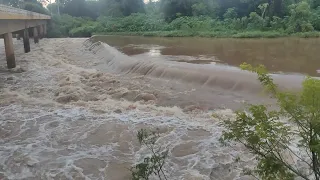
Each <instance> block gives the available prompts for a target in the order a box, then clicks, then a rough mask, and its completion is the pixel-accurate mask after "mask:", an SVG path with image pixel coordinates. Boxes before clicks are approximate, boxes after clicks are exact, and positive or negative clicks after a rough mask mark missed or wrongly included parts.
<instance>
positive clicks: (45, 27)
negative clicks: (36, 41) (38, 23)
mask: <svg viewBox="0 0 320 180" xmlns="http://www.w3.org/2000/svg"><path fill="white" fill-rule="evenodd" d="M42 30H43V37H46V35H47V25H46V24H43V25H42Z"/></svg>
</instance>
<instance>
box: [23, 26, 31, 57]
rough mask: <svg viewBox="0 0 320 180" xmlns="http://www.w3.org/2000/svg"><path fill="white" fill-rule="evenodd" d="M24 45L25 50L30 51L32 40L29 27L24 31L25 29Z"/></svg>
mask: <svg viewBox="0 0 320 180" xmlns="http://www.w3.org/2000/svg"><path fill="white" fill-rule="evenodd" d="M23 46H24V52H25V53H28V52H30V41H29V30H28V28H26V29H24V31H23Z"/></svg>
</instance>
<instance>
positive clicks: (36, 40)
mask: <svg viewBox="0 0 320 180" xmlns="http://www.w3.org/2000/svg"><path fill="white" fill-rule="evenodd" d="M33 40H34V43H35V44H37V43H39V35H38V28H37V26H36V27H34V28H33Z"/></svg>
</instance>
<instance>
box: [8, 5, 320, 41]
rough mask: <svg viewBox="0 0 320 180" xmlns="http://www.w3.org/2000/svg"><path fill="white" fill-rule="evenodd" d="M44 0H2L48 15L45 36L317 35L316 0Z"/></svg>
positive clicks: (319, 24)
mask: <svg viewBox="0 0 320 180" xmlns="http://www.w3.org/2000/svg"><path fill="white" fill-rule="evenodd" d="M42 2H43V0H23V1H22V0H3V3H5V4H7V5H10V6H14V7H19V8H23V9H27V10H30V11H35V12H39V13H44V14H51V15H52V17H53V19H52V21H51V24H50V27H49V37H88V36H91V35H93V34H107V35H110V34H122V35H143V36H164V37H186V36H199V37H234V38H256V37H266V38H273V37H283V36H299V37H319V31H320V1H319V0H228V1H225V0H157V1H155V0H149V1H148V3H144V1H143V0H97V1H86V0H59V3H57V2H55V3H51V4H49V5H48V6H47V7H46V8H44V7H43V5H42Z"/></svg>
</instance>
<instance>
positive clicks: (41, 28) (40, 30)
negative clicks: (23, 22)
mask: <svg viewBox="0 0 320 180" xmlns="http://www.w3.org/2000/svg"><path fill="white" fill-rule="evenodd" d="M39 38H40V39H42V38H43V26H42V25H40V26H39Z"/></svg>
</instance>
